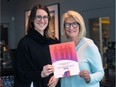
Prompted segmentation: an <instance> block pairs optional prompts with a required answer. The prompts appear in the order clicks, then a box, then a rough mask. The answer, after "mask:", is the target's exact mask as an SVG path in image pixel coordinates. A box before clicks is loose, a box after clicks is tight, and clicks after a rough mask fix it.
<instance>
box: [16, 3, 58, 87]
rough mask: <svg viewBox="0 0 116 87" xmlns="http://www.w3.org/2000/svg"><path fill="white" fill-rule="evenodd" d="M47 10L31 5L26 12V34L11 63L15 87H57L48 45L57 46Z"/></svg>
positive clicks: (43, 7)
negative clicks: (13, 66) (27, 13)
mask: <svg viewBox="0 0 116 87" xmlns="http://www.w3.org/2000/svg"><path fill="white" fill-rule="evenodd" d="M49 22H50V14H49V10H48V8H47V7H46V6H44V5H40V4H39V5H35V6H34V7H33V8H32V11H31V13H30V17H29V21H28V26H27V34H26V35H25V36H24V37H23V38H22V39H21V40H20V42H19V44H18V47H17V52H16V60H15V71H16V76H15V87H32V83H33V87H60V86H59V82H58V79H56V78H54V75H53V71H54V67H53V65H52V64H51V58H50V52H49V45H50V44H56V43H59V41H58V39H57V38H55V37H53V36H52V34H51V32H50V30H51V29H50V28H49Z"/></svg>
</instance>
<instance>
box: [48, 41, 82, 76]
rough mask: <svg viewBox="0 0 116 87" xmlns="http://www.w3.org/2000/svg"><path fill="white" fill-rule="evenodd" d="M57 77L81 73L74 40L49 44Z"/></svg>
mask: <svg viewBox="0 0 116 87" xmlns="http://www.w3.org/2000/svg"><path fill="white" fill-rule="evenodd" d="M49 49H50V55H51V60H52V64H53V65H54V68H55V70H54V76H55V78H61V77H65V76H72V75H78V74H79V71H80V70H79V65H78V57H77V54H76V49H75V44H74V42H65V43H59V44H53V45H49Z"/></svg>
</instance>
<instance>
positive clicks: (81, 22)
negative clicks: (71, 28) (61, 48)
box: [62, 10, 86, 38]
mask: <svg viewBox="0 0 116 87" xmlns="http://www.w3.org/2000/svg"><path fill="white" fill-rule="evenodd" d="M69 17H72V18H74V19H75V20H76V21H77V22H78V23H79V26H80V27H79V30H80V31H79V35H78V38H82V37H84V36H85V35H86V27H85V23H84V20H83V17H82V16H81V15H80V14H79V13H78V12H76V11H73V10H70V11H67V12H66V13H64V14H63V16H62V29H63V33H64V34H65V35H66V36H67V34H66V32H65V28H64V23H65V21H66V19H67V18H69ZM67 38H68V36H67Z"/></svg>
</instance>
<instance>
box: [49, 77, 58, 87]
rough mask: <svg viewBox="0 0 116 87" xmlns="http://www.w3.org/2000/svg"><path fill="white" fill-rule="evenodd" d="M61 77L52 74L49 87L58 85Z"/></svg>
mask: <svg viewBox="0 0 116 87" xmlns="http://www.w3.org/2000/svg"><path fill="white" fill-rule="evenodd" d="M58 81H59V79H58V78H55V77H54V76H52V77H51V78H50V80H49V83H48V87H56V85H57V83H58Z"/></svg>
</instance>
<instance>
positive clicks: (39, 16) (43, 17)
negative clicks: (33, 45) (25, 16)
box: [35, 15, 49, 21]
mask: <svg viewBox="0 0 116 87" xmlns="http://www.w3.org/2000/svg"><path fill="white" fill-rule="evenodd" d="M35 18H36V20H38V21H40V20H42V19H43V20H44V21H46V20H48V19H49V16H41V15H37V16H35Z"/></svg>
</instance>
